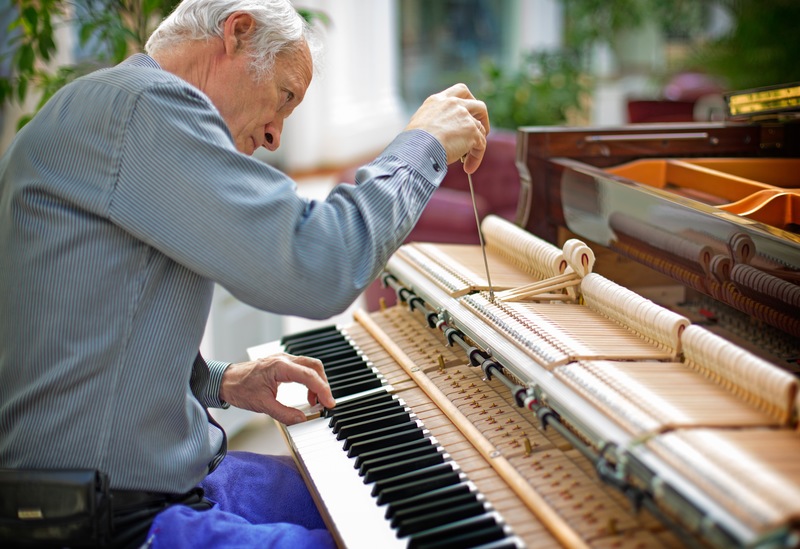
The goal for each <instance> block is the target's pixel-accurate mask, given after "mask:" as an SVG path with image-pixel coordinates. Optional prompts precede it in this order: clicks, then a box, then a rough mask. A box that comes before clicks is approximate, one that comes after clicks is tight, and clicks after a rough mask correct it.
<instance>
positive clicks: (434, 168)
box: [431, 158, 442, 172]
mask: <svg viewBox="0 0 800 549" xmlns="http://www.w3.org/2000/svg"><path fill="white" fill-rule="evenodd" d="M431 160H433V158H431ZM441 169H442V168H441V167H440V166H439V163H438V162H436V161H434V162H433V171H435V172H438V171H439V170H441Z"/></svg>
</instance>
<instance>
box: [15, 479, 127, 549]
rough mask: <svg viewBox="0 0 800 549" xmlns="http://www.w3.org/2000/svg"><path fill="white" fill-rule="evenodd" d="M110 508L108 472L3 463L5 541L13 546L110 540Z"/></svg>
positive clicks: (99, 543)
mask: <svg viewBox="0 0 800 549" xmlns="http://www.w3.org/2000/svg"><path fill="white" fill-rule="evenodd" d="M111 514H112V513H111V497H110V495H109V485H108V476H107V475H105V474H104V473H101V472H99V471H92V470H83V469H80V470H60V471H36V470H24V469H22V470H21V469H0V541H8V542H12V545H13V546H14V547H25V546H26V545H30V546H36V547H42V546H47V545H49V544H51V543H52V544H53V545H54V546H62V547H63V546H69V547H98V546H102V545H105V544H107V543H108V542H109V541H110V540H111ZM0 545H5V544H4V543H0Z"/></svg>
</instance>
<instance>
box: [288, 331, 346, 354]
mask: <svg viewBox="0 0 800 549" xmlns="http://www.w3.org/2000/svg"><path fill="white" fill-rule="evenodd" d="M283 348H284V349H285V350H286V352H288V353H291V354H302V353H309V352H313V353H315V354H316V353H327V352H330V350H331V349H337V350H340V349H347V350H348V351H350V352H353V353H354V352H355V347H353V345H352V343H350V342H349V341H348V340H347V339H345V338H344V336H342V335H341V334H331V335H327V336H324V337H318V338H314V339H307V340H302V341H294V342H291V343H288V344H287V345H284V346H283Z"/></svg>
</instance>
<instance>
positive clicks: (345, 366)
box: [322, 356, 372, 377]
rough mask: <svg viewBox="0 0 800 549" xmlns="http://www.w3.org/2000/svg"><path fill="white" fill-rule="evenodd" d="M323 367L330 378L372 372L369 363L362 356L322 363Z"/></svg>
mask: <svg viewBox="0 0 800 549" xmlns="http://www.w3.org/2000/svg"><path fill="white" fill-rule="evenodd" d="M322 367H323V369H324V370H325V375H326V376H328V377H330V376H335V375H339V374H346V373H348V372H358V371H362V370H369V371H370V372H371V371H372V367H371V366H370V364H369V362H368V361H366V360H364V359H363V358H362V357H360V356H354V357H347V358H343V359H341V360H324V361H322Z"/></svg>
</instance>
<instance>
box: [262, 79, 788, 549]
mask: <svg viewBox="0 0 800 549" xmlns="http://www.w3.org/2000/svg"><path fill="white" fill-rule="evenodd" d="M759 91H760V90H759ZM770 91H773V90H770ZM737 97H738V99H736V98H734V103H735V102H736V101H737V100H741V97H740V96H737ZM759 97H760V98H761V99H763V96H756V99H758V98H759ZM766 97H771V95H767V96H766ZM744 98H745V99H748V98H750V99H752V93H751V95H750V96H748V95H745V96H744ZM785 110H786V109H780V111H781V113H783V112H784V111H785ZM789 110H791V109H789ZM796 131H797V127H796V126H794V125H793V118H792V116H791V115H790V116H788V118H784V117H783V116H781V117H778V118H775V117H772V116H770V117H767V118H763V117H759V118H758V120H755V121H754V120H752V119H748V120H746V121H740V120H731V121H729V122H728V123H725V124H691V125H686V126H675V125H657V126H649V125H648V126H643V125H642V126H636V127H634V126H629V127H624V128H614V129H598V128H573V129H569V128H521V129H520V130H519V131H518V159H517V160H518V168H519V169H520V172H521V173H522V174H523V180H524V185H523V189H522V193H521V200H520V204H519V209H518V217H517V221H516V223H511V222H508V221H506V220H503V219H501V218H498V217H494V216H489V217H487V218H485V219H484V220H483V221H482V222H481V232H482V235H483V239H484V241H485V243H486V248H485V253H486V259H485V262H484V258H483V256H482V250H481V249H480V247H479V246H472V245H459V244H433V243H421V242H415V243H409V244H405V245H404V246H403V247H401V248H400V250H398V252H397V253H396V254H395V255H394V256H393V257H392V258H391V259H390V261H389V263H388V264H387V266H386V272H385V273H384V274H383V275H382V277H381V279H382V281H383V283H384V284H385V285H386V286H388V287H390V288H393V289H394V290H395V292H396V293H397V296H398V304H397V305H396V306H394V307H391V308H385V309H382V310H381V311H378V312H373V313H367V312H364V311H358V312H357V313H356V314H355V319H354V322H353V323H352V324H349V325H341V326H340V325H337V326H329V327H325V328H321V329H316V330H310V331H307V332H302V333H298V334H291V335H287V336H285V337H284V338H282V339H281V340H280V341H277V342H272V343H269V344H265V345H262V346H258V347H254V348H251V349H249V353H250V356H251V357H256V356H263V355H265V354H269V353H271V352H274V351H277V350H281V351H285V352H289V353H292V354H305V355H310V356H316V357H318V358H320V360H322V362H323V364H324V366H325V369H326V373H327V375H328V379H329V381H330V383H331V388H332V390H333V392H334V397H335V398H336V400H337V405H336V407H335V408H333V409H330V410H325V409H319V408H318V407H312V408H308V409H307V417H308V421H306V422H305V423H301V424H298V425H293V426H289V427H286V426H281V429H282V432H283V433H284V436H285V438H286V440H287V443H288V445H289V447H290V448H291V449H292V452H293V454H294V456H295V460H296V462H297V464H298V467H299V469H300V470H301V472H302V473H303V475H304V477H305V478H306V481H307V483H308V486H309V489H310V491H311V493H312V496H313V497H314V498H315V501H316V502H317V504H318V507H319V509H320V511H321V514H322V515H323V517H324V518H325V520H326V522H327V524H328V527H329V528H330V530H331V532H332V533H333V535H334V537H335V538H336V540H337V542H338V543H339V544H340V546H341V547H353V548H358V547H454V548H467V547H481V548H501V547H509V548H511V547H559V546H561V547H570V548H573V547H602V548H607V547H636V548H649V547H719V548H728V547H742V548H744V547H797V546H800V460H798V459H797V456H798V455H800V431H799V430H798V410H799V409H800V391H798V380H797V371H798V362H797V361H798V357H800V352H799V351H798V349H800V333H798V332H796V331H795V330H796V323H797V321H798V319H800V307H798V303H797V301H796V299H797V293H796V291H797V289H798V284H800V278H798V274H800V238H798V234H797V233H798V224H800V223H798V221H799V220H798V215H800V214H798V213H797V212H798V210H796V209H795V210H793V209H792V208H794V207H795V206H793V204H794V199H793V198H792V195H796V187H800V183H797V179H796V177H797V176H796V175H795V174H799V173H800V171H798V170H796V169H792V168H794V166H795V164H794V162H795V160H796V159H797V158H798V154H797V152H798V146H800V145H798V141H797V140H796V139H795V136H796ZM773 161H774V162H773ZM797 167H800V164H798V165H797ZM762 170H764V173H766V174H768V175H766V176H764V177H761V176H760V175H759V173H760V172H761V171H762ZM687 174H688V175H687ZM693 177H696V179H693ZM793 177H794V178H795V179H794V180H792V178H793ZM793 181H794V182H793ZM756 183H757V185H755V184H756ZM737 187H740V191H739V192H740V193H747V192H749V190H752V189H755V190H753V191H752V193H750V194H747V195H746V196H741V197H739V195H736V194H734V193H735V192H737V191H735V189H736V188H737ZM741 189H745V190H741ZM762 191H778V192H771V193H763V194H761V195H758V197H757V198H759V199H760V198H762V197H764V196H765V195H769V196H767V197H766V198H765V203H773V202H774V201H771V200H770V197H774V196H778V195H780V196H784V197H783V198H780V199H778V202H779V203H780V204H779V205H778V206H774V205H773V206H766V207H764V208H761V211H759V208H758V207H756V208H752V207H747V209H744V207H742V209H737V208H739V207H740V206H738V205H736V203H738V202H741V201H743V200H745V199H746V198H748V197H750V196H751V194H758V193H761V192H762ZM785 195H789V197H788V198H786V197H785ZM745 201H746V200H745ZM751 201H752V200H751ZM756 202H757V201H756ZM731 204H734V207H729V206H730V205H731ZM776 204H777V203H776ZM768 210H769V211H768ZM777 210H781V212H782V213H781V214H780V215H779V214H776V213H774V212H775V211H777ZM752 212H758V213H752ZM770 212H772V213H770ZM486 265H488V269H489V271H490V273H491V277H489V276H488V274H487V273H486V271H485V266H486ZM753 273H755V274H753ZM762 277H763V278H762ZM490 279H491V285H490V284H489V280H490ZM773 279H774V280H773ZM283 390H284V388H283V387H282V389H281V391H283ZM299 393H300V395H299V396H298V397H295V398H296V400H292V398H291V397H285V393H279V398H280V399H281V400H283V401H284V402H287V403H289V404H298V403H300V402H302V400H303V398H304V397H303V395H304V391H300V392H299Z"/></svg>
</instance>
